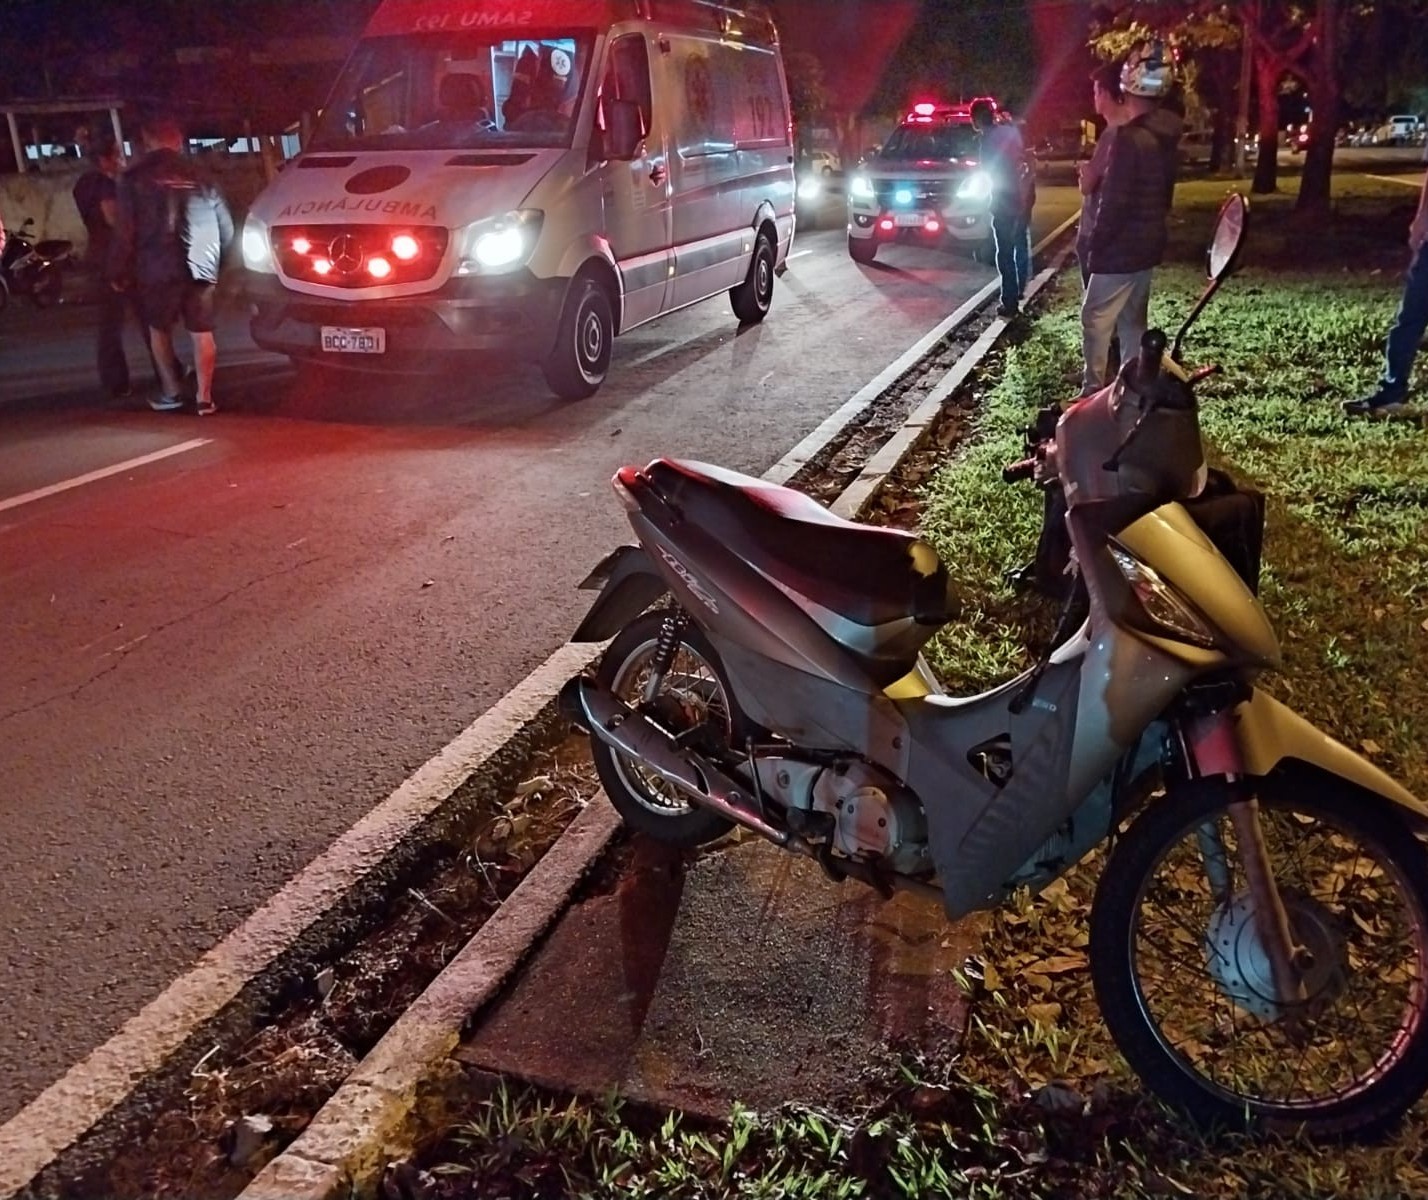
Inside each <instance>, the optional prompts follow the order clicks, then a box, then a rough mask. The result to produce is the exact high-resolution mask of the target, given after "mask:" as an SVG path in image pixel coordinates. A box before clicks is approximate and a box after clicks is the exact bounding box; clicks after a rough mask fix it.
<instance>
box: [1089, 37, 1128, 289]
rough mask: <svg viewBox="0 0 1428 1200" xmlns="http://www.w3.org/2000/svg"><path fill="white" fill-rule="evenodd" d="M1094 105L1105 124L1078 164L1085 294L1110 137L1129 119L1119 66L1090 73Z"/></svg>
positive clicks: (1100, 68)
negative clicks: (1087, 153)
mask: <svg viewBox="0 0 1428 1200" xmlns="http://www.w3.org/2000/svg"><path fill="white" fill-rule="evenodd" d="M1091 104H1092V105H1093V106H1094V107H1095V110H1096V115H1097V116H1098V117H1100V118H1101V120H1103V121H1104V122H1105V123H1106V127H1105V129H1104V130H1103V131H1102V133H1101V136H1100V137H1099V138H1097V139H1096V144H1095V148H1094V149H1093V150H1092V151H1091V157H1090V158H1089V159H1088V160H1087V161H1085V162H1082V163H1077V164H1076V182H1077V185H1078V186H1079V187H1080V190H1081V220H1080V223H1079V224H1078V225H1077V226H1076V259H1077V261H1078V262H1079V263H1080V265H1081V288H1082V291H1083V292H1084V290H1085V287H1086V284H1087V282H1088V281H1089V280H1090V278H1091V267H1090V261H1091V230H1092V229H1093V228H1094V227H1095V224H1096V203H1097V201H1098V199H1099V197H1098V195H1097V193H1098V192H1099V191H1100V189H1101V180H1103V179H1104V178H1105V177H1106V163H1107V161H1109V159H1110V157H1111V135H1112V133H1114V131H1115V130H1116V128H1117V127H1118V126H1120V125H1123V124H1125V122H1126V121H1128V120H1129V119H1130V113H1129V112H1128V111H1127V110H1126V105H1125V97H1124V96H1123V95H1122V94H1121V68H1120V66H1119V65H1117V64H1116V63H1104V64H1103V65H1101V66H1099V67H1097V68H1096V69H1095V70H1094V71H1093V72H1091Z"/></svg>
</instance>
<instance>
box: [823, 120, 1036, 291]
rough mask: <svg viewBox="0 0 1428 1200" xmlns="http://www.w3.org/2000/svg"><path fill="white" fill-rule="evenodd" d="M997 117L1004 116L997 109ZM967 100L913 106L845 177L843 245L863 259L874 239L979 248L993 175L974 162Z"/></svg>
mask: <svg viewBox="0 0 1428 1200" xmlns="http://www.w3.org/2000/svg"><path fill="white" fill-rule="evenodd" d="M997 120H998V121H1010V120H1011V118H1010V116H1008V115H1007V114H1005V113H1003V112H1001V111H1000V110H999V111H998V113H997ZM978 150H979V138H978V134H977V130H976V127H975V126H974V125H973V124H972V106H971V105H970V104H934V103H930V102H928V103H922V104H917V105H915V106H914V107H913V109H912V111H911V112H910V113H908V115H907V116H906V117H905V118H904V119H903V121H902V123H901V124H899V125H898V127H897V129H895V130H894V131H893V133H892V136H891V137H889V138H888V140H887V141H886V142H884V143H883V145H882V148H881V149H880V150H879V151H878V153H877V154H876V155H873V156H872V157H870V158H869V159H868V160H867V161H866V162H864V163H863V164H862V165H861V166H859V167H858V169H857V170H856V171H855V172H854V173H853V175H852V176H851V177H850V178H849V180H848V253H849V254H850V255H851V256H852V257H853V259H854V261H856V262H860V263H870V262H872V261H873V259H874V258H876V257H877V253H878V247H879V246H882V245H885V244H886V243H888V242H892V241H899V240H901V241H907V240H913V241H916V242H918V243H920V244H924V245H940V244H944V243H946V242H949V241H950V242H952V243H954V244H960V245H963V246H966V247H968V248H969V249H972V250H974V251H978V252H984V251H986V250H987V249H988V248H989V247H990V245H991V236H992V217H991V210H990V202H991V196H992V181H991V179H990V178H988V176H987V175H986V174H985V172H983V171H981V170H980V169H979V168H978V166H977V155H978Z"/></svg>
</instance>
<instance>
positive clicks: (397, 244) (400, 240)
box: [392, 233, 421, 262]
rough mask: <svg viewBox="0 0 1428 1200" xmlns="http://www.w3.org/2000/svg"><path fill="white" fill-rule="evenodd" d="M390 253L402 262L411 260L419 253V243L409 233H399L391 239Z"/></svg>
mask: <svg viewBox="0 0 1428 1200" xmlns="http://www.w3.org/2000/svg"><path fill="white" fill-rule="evenodd" d="M392 253H393V254H395V255H396V256H397V257H398V258H399V259H401V260H402V262H411V261H412V259H414V258H415V257H416V256H417V255H418V254H420V253H421V243H420V242H419V241H417V240H416V238H414V237H412V235H411V234H409V233H399V234H397V236H396V237H394V238H393V239H392Z"/></svg>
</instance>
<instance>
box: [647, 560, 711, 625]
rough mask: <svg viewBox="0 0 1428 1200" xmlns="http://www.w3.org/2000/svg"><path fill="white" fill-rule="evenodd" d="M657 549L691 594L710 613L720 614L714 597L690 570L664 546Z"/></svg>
mask: <svg viewBox="0 0 1428 1200" xmlns="http://www.w3.org/2000/svg"><path fill="white" fill-rule="evenodd" d="M656 549H657V550H659V556H660V557H661V558H662V559H664V561H665V562H667V563H668V564H669V568H670V570H671V571H673V572H674V573H675V574H676V575H678V576H679V577H680V579H682V580H683V581H684V586H685V587H687V588H688V589H689V592H690V594H691V595H692V596H693V597H694V598H695V599H696V600H698V601H699V603H700V604H702V605H704V607H705V608H707V609H708V610H709V611H710V612H712V613H715V614H717V613H718V612H719V605H718V604H717V603H716V602H715V600H714V597H713V596H711V595H710V594H709V592H708V591H707V590H706V589H705V587H704V585H703V584H702V583H700V582H699V580H697V579H696V578H695V577H694V576H693V574H691V573H690V570H689V568H688V567H686V566H685V565H684V564H683V563H682V562H680V561H679V559H677V558H675V557H674V555H672V554H671V553H670V552H669V551H668V550H666V549H665V548H664V547H663V546H658V547H656Z"/></svg>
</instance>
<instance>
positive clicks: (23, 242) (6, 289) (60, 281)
mask: <svg viewBox="0 0 1428 1200" xmlns="http://www.w3.org/2000/svg"><path fill="white" fill-rule="evenodd" d="M34 224H35V219H34V217H27V218H26V219H25V223H24V224H23V225H21V226H20V228H19V229H16V230H11V231H9V236H8V237H7V238H6V239H5V247H4V249H3V250H0V309H3V308H4V307H5V305H6V303H7V302H8V301H9V298H10V296H11V295H12V294H13V295H16V296H28V297H29V298H30V300H31V302H32V303H33V304H34V305H35V307H36V308H48V307H49V306H50V305H52V304H58V303H59V301H60V298H61V297H62V296H63V295H64V272H65V264H66V263H68V262H69V261H70V259H71V258H72V257H73V255H74V243H73V242H69V241H65V240H64V239H62V238H49V239H46V240H45V241H42V242H37V241H35V239H34V235H33V233H32V232H31V230H32V229H33V227H34Z"/></svg>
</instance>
